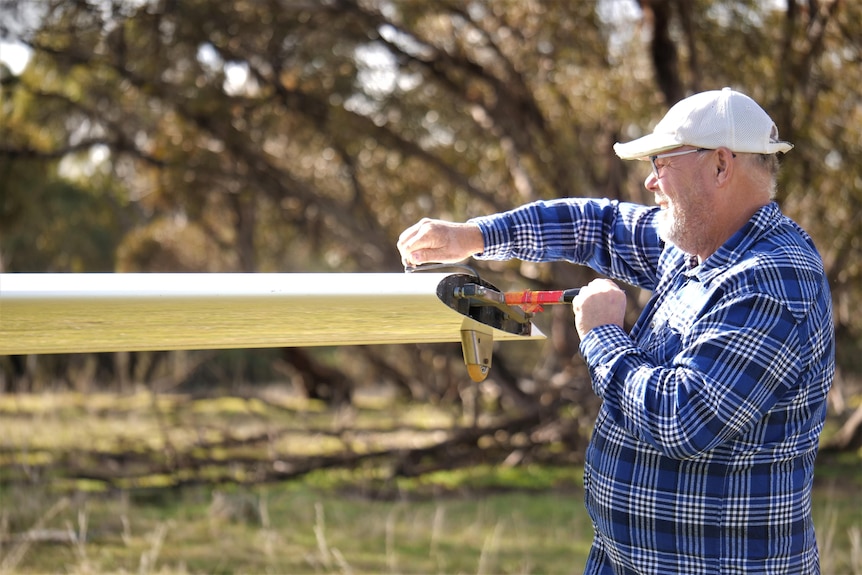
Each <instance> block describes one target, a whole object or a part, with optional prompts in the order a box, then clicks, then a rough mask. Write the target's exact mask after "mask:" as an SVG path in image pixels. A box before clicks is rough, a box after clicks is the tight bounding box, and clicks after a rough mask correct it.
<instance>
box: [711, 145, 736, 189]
mask: <svg viewBox="0 0 862 575" xmlns="http://www.w3.org/2000/svg"><path fill="white" fill-rule="evenodd" d="M735 158H736V154H734V153H733V152H731V151H730V149H729V148H724V147H721V148H718V149H716V150H715V158H714V159H713V161H714V162H715V163H714V164H713V174H715V185H716V186H718V187H722V186H725V185H727V183H728V182H730V178H731V177H732V176H733V170H734V169H735V167H736V164H735V162H734V159H735Z"/></svg>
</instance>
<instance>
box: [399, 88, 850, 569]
mask: <svg viewBox="0 0 862 575" xmlns="http://www.w3.org/2000/svg"><path fill="white" fill-rule="evenodd" d="M791 148H792V145H791V144H789V143H787V142H782V141H780V140H779V139H778V130H777V128H776V127H775V124H774V123H773V121H772V120H771V119H770V118H769V116H768V115H767V114H766V112H765V111H763V109H761V107H760V106H758V105H757V103H755V102H754V101H753V100H752V99H751V98H749V97H748V96H745V95H743V94H741V93H739V92H736V91H733V90H731V89H729V88H725V89H723V90H716V91H710V92H705V93H701V94H696V95H694V96H691V97H689V98H686V99H684V100H682V101H680V102H679V103H677V104H676V105H674V106H673V107H672V108H671V109H670V110H669V111H668V113H667V115H666V116H665V117H664V118H663V119H662V120H661V122H659V124H658V125H657V126H656V127H655V130H654V131H653V133H651V134H648V135H646V136H644V137H642V138H640V139H637V140H635V141H632V142H629V143H626V144H616V145H615V146H614V150H615V151H616V153H617V155H619V156H620V157H621V158H623V159H642V160H647V159H648V160H650V161H651V163H652V172H651V173H650V175H649V176H648V177H647V179H646V181H645V186H646V188H647V189H648V190H650V191H651V192H653V194H654V195H655V200H656V203H657V204H658V207H652V208H649V207H645V206H637V205H633V204H627V203H620V202H615V201H607V200H588V199H570V198H567V199H560V200H556V201H550V202H537V203H533V204H528V205H526V206H523V207H521V208H518V209H515V210H513V211H510V212H506V213H502V214H497V215H493V216H488V217H482V218H476V219H474V220H471V221H469V222H467V223H463V224H462V223H451V222H443V221H439V220H429V219H424V220H422V221H420V222H419V223H417V224H415V225H414V226H412V227H411V228H409V229H407V230H405V231H404V233H403V234H402V235H401V238H400V239H399V242H398V247H399V250H400V251H401V254H402V258H403V260H404V262H405V264H414V265H415V264H421V263H423V262H429V261H438V262H454V261H459V260H461V259H463V258H465V257H468V256H470V255H476V256H477V257H481V258H493V259H507V258H520V259H524V260H531V261H549V260H568V261H571V262H575V263H579V264H586V265H589V266H591V267H592V268H594V269H595V270H597V271H599V272H600V273H602V274H604V275H607V276H609V277H611V278H614V279H617V280H621V281H624V282H628V283H631V284H634V285H638V286H640V287H643V288H645V289H648V290H651V291H652V292H653V296H652V298H651V300H650V301H649V303H648V304H647V306H646V308H645V309H644V310H643V313H642V314H641V316H640V318H639V319H638V321H637V323H636V324H635V325H634V327H633V329H632V331H631V333H626V332H625V331H624V329H623V316H624V312H625V307H626V298H625V295H624V292H623V291H622V290H620V289H619V288H618V287H617V286H616V284H614V283H612V282H611V281H610V280H606V279H599V280H595V281H593V282H591V283H590V284H589V285H588V286H586V287H585V288H583V289H582V290H581V292H580V295H579V296H578V297H577V298H576V299H575V301H574V302H573V304H572V305H573V308H574V312H575V327H576V329H577V331H578V334H579V335H580V338H581V343H580V352H581V354H582V355H583V358H584V360H585V361H586V363H587V365H588V366H589V369H590V374H591V377H592V385H593V389H594V391H595V393H596V394H597V395H598V396H599V397H600V398H602V400H603V402H602V406H601V410H600V412H599V415H598V418H597V420H596V424H595V429H594V432H593V437H592V441H591V442H590V446H589V447H588V449H587V453H586V464H585V467H584V486H585V489H586V495H585V501H586V507H587V510H588V512H589V514H590V517H591V519H592V522H593V527H594V531H595V533H594V540H593V546H592V549H591V552H590V556H589V559H588V561H587V566H586V572H587V573H602V574H605V573H616V574H621V573H661V574H668V573H685V574H695V573H708V574H710V575H716V574H719V573H746V574H752V573H795V574H799V573H804V574H811V573H818V572H819V556H818V550H817V544H816V541H815V536H814V527H813V524H812V517H811V488H812V481H813V470H814V458H815V455H816V452H817V445H818V436H819V434H820V431H821V429H822V426H823V421H824V418H825V413H826V394H827V392H828V390H829V387H830V386H831V383H832V378H833V373H834V335H833V334H834V330H833V326H832V311H831V297H830V293H829V286H828V284H827V281H826V277H825V274H824V270H823V264H822V262H821V259H820V257H819V255H818V253H817V250H816V249H815V247H814V245H813V243H812V241H811V239H810V238H809V237H808V235H807V234H806V233H805V232H804V231H803V230H802V229H801V228H800V227H799V226H797V225H796V224H795V223H794V222H792V221H791V220H789V219H788V218H787V217H785V216H784V215H782V213H781V212H780V211H779V208H778V206H777V205H776V204H775V203H774V202H773V200H772V199H773V197H774V193H775V180H776V172H777V169H778V164H777V158H776V154H777V153H778V152H782V153H784V152H787V151H789V150H790V149H791Z"/></svg>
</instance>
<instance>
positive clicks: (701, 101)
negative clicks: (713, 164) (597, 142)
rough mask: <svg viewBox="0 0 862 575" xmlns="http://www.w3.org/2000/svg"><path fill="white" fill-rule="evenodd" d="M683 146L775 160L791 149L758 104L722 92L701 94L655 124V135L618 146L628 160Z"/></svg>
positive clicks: (621, 153)
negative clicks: (774, 156)
mask: <svg viewBox="0 0 862 575" xmlns="http://www.w3.org/2000/svg"><path fill="white" fill-rule="evenodd" d="M679 146H695V147H698V148H707V149H710V150H714V149H716V148H721V147H726V148H729V149H730V150H731V151H733V152H741V153H751V154H775V153H778V152H788V151H790V150H791V149H792V148H793V144H791V143H790V142H782V141H781V140H779V139H778V128H777V127H776V126H775V122H773V121H772V118H770V117H769V115H768V114H767V113H766V112H764V111H763V108H761V107H760V106H759V105H758V104H757V102H755V101H754V100H752V99H751V98H749V97H748V96H746V95H745V94H742V93H740V92H736V91H734V90H731V89H730V88H724V89H722V90H711V91H709V92H701V93H700V94H695V95H694V96H689V97H688V98H685V99H684V100H680V101H679V102H677V103H676V104H674V105H673V107H671V109H670V110H668V112H667V114H665V117H664V118H662V119H661V121H660V122H659V123H658V124H656V127H655V129H654V130H653V132H652V134H647V135H646V136H643V137H642V138H638V139H637V140H633V141H631V142H627V143H625V144H621V143H616V144H614V151H615V152H616V153H617V155H618V156H619V157H620V158H622V159H624V160H637V159H641V158H644V159H645V158H647V157H648V156H654V155H656V154H660V153H662V152H666V151H668V150H672V149H674V148H678V147H679Z"/></svg>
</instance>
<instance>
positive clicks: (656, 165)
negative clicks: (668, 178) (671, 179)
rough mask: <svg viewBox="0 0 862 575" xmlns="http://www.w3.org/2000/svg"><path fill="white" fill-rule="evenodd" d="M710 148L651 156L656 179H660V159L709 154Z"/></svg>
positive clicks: (650, 159)
mask: <svg viewBox="0 0 862 575" xmlns="http://www.w3.org/2000/svg"><path fill="white" fill-rule="evenodd" d="M709 151H710V150H709V149H708V148H695V149H694V150H683V151H681V152H668V153H667V154H656V155H655V156H650V157H649V161H650V162H651V163H652V175H654V176H655V177H656V179H658V178H660V177H661V176H660V175H659V173H658V171H659V167H660V166H659V165H658V164H656V162H655V161H656V160H658V159H660V158H672V157H674V156H684V155H686V154H694V153H695V152H709Z"/></svg>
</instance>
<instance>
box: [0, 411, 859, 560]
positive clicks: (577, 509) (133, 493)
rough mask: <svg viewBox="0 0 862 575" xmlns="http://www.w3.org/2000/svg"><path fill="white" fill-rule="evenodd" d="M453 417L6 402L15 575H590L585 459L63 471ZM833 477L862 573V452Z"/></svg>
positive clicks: (288, 443)
mask: <svg viewBox="0 0 862 575" xmlns="http://www.w3.org/2000/svg"><path fill="white" fill-rule="evenodd" d="M156 404H158V405H156ZM454 417H455V416H453V415H452V414H450V413H447V412H445V411H444V410H436V409H433V408H430V407H428V406H423V407H417V408H403V409H399V410H397V412H396V411H394V410H393V409H391V406H389V407H386V408H383V406H366V407H364V408H363V409H360V410H358V411H357V412H354V413H351V414H347V415H345V414H344V413H339V414H333V413H327V412H325V411H321V410H319V409H318V408H317V407H316V406H313V405H301V406H299V405H291V404H288V403H283V404H281V405H277V402H274V401H273V399H272V398H269V401H268V402H266V403H263V402H259V401H255V400H241V399H236V398H228V399H223V400H191V399H189V398H180V397H159V398H158V399H157V400H156V401H154V400H153V398H152V397H150V396H147V395H146V394H142V395H135V396H128V397H123V398H117V397H112V396H97V395H88V396H78V395H73V394H64V395H54V396H42V397H27V396H0V574H5V573H94V574H102V573H138V574H148V573H176V574H185V573H293V574H296V573H321V574H330V573H345V574H347V573H352V574H362V573H379V574H387V573H391V574H395V573H423V574H424V573H446V574H450V573H464V574H474V573H476V574H478V573H485V574H503V573H579V572H581V570H582V568H583V565H584V561H585V558H586V554H587V551H588V548H589V543H590V538H591V533H590V527H589V521H588V518H587V516H586V512H585V510H584V508H583V503H582V500H583V492H582V489H581V487H580V479H581V470H580V469H578V468H574V467H566V468H548V467H536V466H526V467H493V468H491V467H476V468H473V469H469V470H463V471H458V472H440V473H436V474H432V475H430V476H426V477H423V478H422V479H418V480H416V479H414V480H397V481H393V482H390V483H388V484H386V485H385V486H384V487H385V488H384V489H381V482H380V476H379V474H378V473H377V472H376V471H375V470H372V469H361V468H358V469H354V470H343V471H327V472H315V473H312V474H310V475H307V476H305V477H303V478H302V479H301V480H297V481H292V482H281V483H277V484H271V485H266V486H258V487H239V486H235V485H234V486H230V485H228V486H220V487H209V486H195V487H187V488H181V489H178V488H160V487H155V486H150V487H147V486H146V483H147V482H146V481H140V480H137V481H136V482H135V485H131V484H130V485H129V486H128V487H125V486H123V487H116V486H114V487H109V486H106V485H105V484H103V483H100V482H98V481H92V480H91V481H82V480H74V481H73V480H70V479H69V478H67V477H63V475H62V473H59V472H57V471H56V470H53V471H52V467H51V466H50V465H49V464H50V463H51V462H52V461H53V460H62V461H67V460H66V459H62V458H64V457H67V455H66V454H68V453H69V452H74V451H76V450H80V449H81V448H82V447H84V446H87V447H98V448H99V449H101V450H103V451H105V452H117V451H124V452H129V453H130V454H131V453H133V452H134V451H135V450H137V452H139V453H146V452H148V450H153V451H156V452H161V451H163V450H164V449H165V445H166V443H167V444H170V446H171V449H173V450H184V449H193V446H194V445H196V441H197V440H198V439H199V438H201V437H211V438H216V439H218V438H221V437H224V436H226V435H230V437H232V438H242V437H247V436H254V435H255V434H257V433H259V432H260V431H261V430H266V429H269V430H270V431H272V430H274V429H276V428H277V429H279V430H282V431H283V430H285V429H287V430H288V431H291V432H290V433H279V434H274V435H273V437H274V439H273V441H272V442H270V444H269V446H268V449H275V450H278V451H289V452H302V451H303V450H305V451H309V452H314V451H326V450H337V449H339V448H340V447H342V446H343V444H344V442H350V444H351V446H352V448H354V449H359V448H364V449H369V448H372V447H375V446H380V445H386V444H391V443H392V442H395V443H397V442H412V443H414V444H417V443H418V444H422V442H423V441H428V437H430V436H433V435H434V434H439V433H441V430H442V429H444V428H445V427H446V426H451V425H452V424H453V422H454ZM339 429H342V430H343V429H350V430H351V431H352V433H349V434H344V433H340V432H339V433H333V431H334V430H335V431H337V430H339ZM363 430H364V433H363ZM294 431H295V433H294ZM301 431H303V432H304V434H303V433H300V432H301ZM243 450H245V451H243ZM238 454H241V455H243V456H244V457H249V456H251V455H252V453H251V452H250V451H249V448H248V446H241V447H239V448H237V449H236V450H235V449H233V448H231V449H229V450H225V451H224V452H223V453H220V454H219V453H216V452H215V450H209V451H207V452H206V453H205V454H202V456H205V457H207V458H208V459H212V458H214V457H216V456H218V457H221V460H222V461H223V462H224V465H223V469H219V470H217V471H213V473H215V474H217V475H219V474H223V475H221V476H224V475H229V474H230V473H231V471H230V460H231V457H232V456H235V455H238ZM263 456H264V457H266V456H267V455H266V454H263ZM68 461H69V462H76V463H80V462H77V460H75V459H70V460H68ZM85 463H86V462H85ZM90 463H92V462H90ZM817 476H818V481H817V486H816V492H815V521H816V525H817V529H818V537H819V541H820V546H821V555H822V567H823V573H824V575H844V574H856V575H862V501H860V498H859V496H858V494H859V493H860V492H862V472H860V466H859V459H858V458H857V457H853V456H846V457H842V458H836V459H833V460H830V461H824V462H822V463H821V464H820V465H819V467H818V474H817ZM161 480H162V481H165V482H167V483H166V484H168V485H169V484H170V480H171V478H170V477H162V478H161ZM149 481H150V483H151V484H152V485H158V483H159V482H158V481H156V480H155V479H153V478H150V479H149ZM381 493H385V495H386V497H385V498H381V497H380V495H381Z"/></svg>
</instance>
